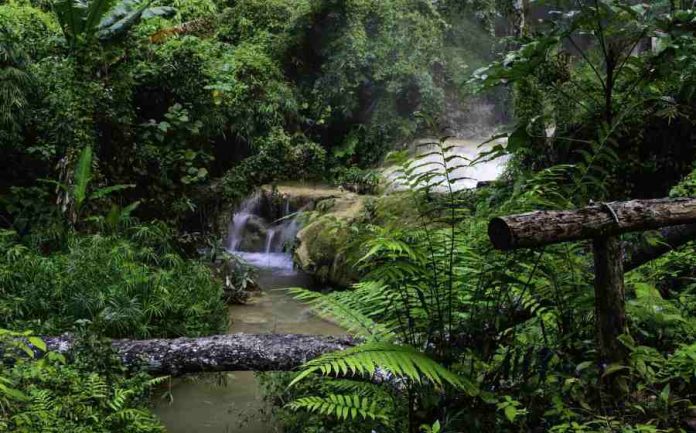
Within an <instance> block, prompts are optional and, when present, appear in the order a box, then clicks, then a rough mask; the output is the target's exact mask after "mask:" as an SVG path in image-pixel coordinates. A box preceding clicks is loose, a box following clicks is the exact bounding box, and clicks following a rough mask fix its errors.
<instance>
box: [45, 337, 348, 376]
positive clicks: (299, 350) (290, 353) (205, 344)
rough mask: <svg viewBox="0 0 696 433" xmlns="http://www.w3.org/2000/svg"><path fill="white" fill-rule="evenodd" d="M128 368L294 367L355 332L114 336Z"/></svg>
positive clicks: (53, 342) (61, 342)
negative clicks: (342, 334)
mask: <svg viewBox="0 0 696 433" xmlns="http://www.w3.org/2000/svg"><path fill="white" fill-rule="evenodd" d="M44 341H45V342H46V345H47V347H48V350H50V351H54V352H61V353H67V352H69V351H70V350H71V348H72V346H73V344H74V341H73V339H72V338H71V337H70V336H69V335H63V336H60V337H45V338H44ZM111 344H112V346H113V348H114V349H115V350H116V352H117V353H118V355H119V356H120V357H121V360H122V361H123V363H124V364H125V365H126V366H128V367H129V368H133V369H138V368H143V369H145V370H146V371H148V372H150V373H152V374H169V375H172V376H178V375H182V374H186V373H199V372H215V371H244V370H253V371H289V370H293V369H295V368H296V367H298V366H300V365H302V364H304V363H305V362H307V361H309V360H311V359H313V358H316V357H318V356H319V355H322V354H324V353H327V352H333V351H336V350H343V349H346V348H348V347H352V346H353V345H354V344H355V342H354V340H353V339H351V338H350V337H325V336H317V335H299V334H243V333H240V334H229V335H215V336H211V337H200V338H175V339H152V340H113V341H112V343H111Z"/></svg>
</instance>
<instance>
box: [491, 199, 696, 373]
mask: <svg viewBox="0 0 696 433" xmlns="http://www.w3.org/2000/svg"><path fill="white" fill-rule="evenodd" d="M694 223H696V199H692V198H677V199H671V198H668V199H656V200H631V201H627V202H613V203H601V204H594V205H592V206H587V207H585V208H582V209H575V210H566V211H537V212H530V213H525V214H520V215H511V216H504V217H498V218H494V219H492V220H491V222H490V223H489V225H488V235H489V237H490V239H491V242H492V243H493V246H494V247H495V248H497V249H500V250H513V249H517V248H529V247H537V246H542V245H549V244H555V243H560V242H569V241H577V240H583V239H592V242H593V252H594V267H595V282H594V289H595V313H596V318H595V320H596V327H597V345H598V349H599V356H600V362H601V363H602V364H610V363H624V362H625V361H626V355H627V352H626V349H625V348H624V346H623V345H622V344H621V342H620V341H619V338H618V337H619V336H620V335H621V334H624V333H627V332H628V327H627V325H626V310H625V308H626V307H625V299H624V298H625V290H624V280H623V272H624V269H623V260H624V258H623V251H622V244H621V239H620V237H619V236H620V235H621V234H622V233H628V232H635V231H645V230H653V229H660V228H662V227H672V226H678V225H684V226H681V227H678V228H673V229H671V230H667V231H663V235H664V238H665V240H666V243H667V244H668V245H672V246H676V245H680V244H681V243H683V242H684V241H685V240H687V239H689V238H691V237H693V236H694V234H695V233H696V228H695V227H693V226H690V224H694ZM668 249H669V248H668V247H664V248H663V247H661V248H650V247H648V248H639V249H635V250H634V251H633V254H632V255H631V256H632V260H631V261H629V262H628V266H629V267H633V266H638V265H640V264H641V263H644V262H645V261H647V260H650V259H651V258H654V257H656V256H658V255H660V254H663V253H664V252H666V251H667V250H668Z"/></svg>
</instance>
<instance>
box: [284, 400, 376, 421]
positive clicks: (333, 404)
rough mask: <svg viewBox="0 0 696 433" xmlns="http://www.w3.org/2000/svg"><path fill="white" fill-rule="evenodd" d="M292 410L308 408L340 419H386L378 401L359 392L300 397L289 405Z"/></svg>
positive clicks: (310, 410)
mask: <svg viewBox="0 0 696 433" xmlns="http://www.w3.org/2000/svg"><path fill="white" fill-rule="evenodd" d="M287 407H288V408H290V409H292V410H295V411H297V410H307V411H309V412H313V413H318V414H321V415H329V416H334V417H336V418H338V419H340V420H347V419H359V418H362V419H372V420H386V419H387V416H386V414H385V413H384V412H383V411H382V410H381V409H380V407H379V406H378V405H377V402H376V401H372V402H370V401H369V399H368V398H367V397H362V398H361V397H360V396H359V395H357V394H351V395H343V394H329V396H328V397H319V396H310V397H303V398H299V399H297V400H295V401H293V402H291V403H289V404H288V405H287Z"/></svg>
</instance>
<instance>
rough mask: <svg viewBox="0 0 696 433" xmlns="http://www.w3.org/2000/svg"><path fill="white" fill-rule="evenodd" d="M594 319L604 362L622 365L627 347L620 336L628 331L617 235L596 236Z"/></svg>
mask: <svg viewBox="0 0 696 433" xmlns="http://www.w3.org/2000/svg"><path fill="white" fill-rule="evenodd" d="M592 247H593V250H594V266H595V281H594V286H595V322H596V326H597V343H598V346H599V359H600V363H601V364H602V365H608V364H613V363H620V364H623V363H624V362H625V360H626V348H625V347H624V346H623V345H622V344H621V342H620V341H619V339H618V337H619V336H620V335H621V334H625V333H628V327H627V326H626V309H625V308H626V307H625V296H624V279H623V262H622V258H623V257H622V256H623V254H622V251H621V250H622V248H621V240H620V239H619V238H618V237H616V236H608V237H604V238H597V239H594V240H593V242H592Z"/></svg>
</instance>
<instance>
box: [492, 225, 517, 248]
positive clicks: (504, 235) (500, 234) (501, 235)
mask: <svg viewBox="0 0 696 433" xmlns="http://www.w3.org/2000/svg"><path fill="white" fill-rule="evenodd" d="M488 237H489V238H490V239H491V242H492V243H493V247H494V248H495V249H497V250H502V251H509V250H512V249H513V248H514V247H515V245H514V244H513V238H512V230H510V227H509V226H508V224H507V223H506V222H505V220H504V219H502V218H493V219H492V220H491V222H490V223H489V224H488Z"/></svg>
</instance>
